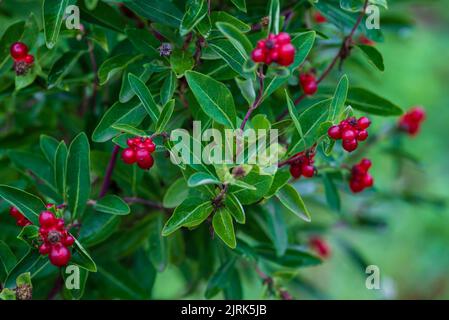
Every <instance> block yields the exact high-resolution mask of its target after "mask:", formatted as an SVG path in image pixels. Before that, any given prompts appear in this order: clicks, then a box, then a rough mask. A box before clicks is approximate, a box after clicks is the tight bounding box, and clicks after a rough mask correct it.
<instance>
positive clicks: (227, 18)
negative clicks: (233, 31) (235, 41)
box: [210, 11, 251, 32]
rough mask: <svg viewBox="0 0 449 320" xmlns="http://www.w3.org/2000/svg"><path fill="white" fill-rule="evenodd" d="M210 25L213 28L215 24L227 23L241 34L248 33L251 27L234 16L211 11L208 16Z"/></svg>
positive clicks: (223, 12)
mask: <svg viewBox="0 0 449 320" xmlns="http://www.w3.org/2000/svg"><path fill="white" fill-rule="evenodd" d="M210 19H211V22H212V25H213V26H215V25H216V23H217V22H227V23H229V24H232V25H233V26H234V27H236V28H237V29H239V30H240V31H241V32H249V31H250V30H251V27H250V26H249V25H248V24H246V23H244V22H243V21H241V20H239V19H237V18H236V17H235V16H233V15H231V14H229V13H227V12H225V11H213V12H212V13H211V14H210Z"/></svg>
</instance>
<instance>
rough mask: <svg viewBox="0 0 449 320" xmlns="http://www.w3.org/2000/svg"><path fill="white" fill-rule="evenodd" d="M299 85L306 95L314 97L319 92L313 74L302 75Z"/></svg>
mask: <svg viewBox="0 0 449 320" xmlns="http://www.w3.org/2000/svg"><path fill="white" fill-rule="evenodd" d="M299 83H300V84H301V87H302V90H303V91H304V94H305V95H308V96H313V95H314V94H315V93H316V92H317V90H318V82H317V79H316V78H315V75H314V74H313V73H302V74H301V75H300V76H299Z"/></svg>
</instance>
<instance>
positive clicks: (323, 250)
mask: <svg viewBox="0 0 449 320" xmlns="http://www.w3.org/2000/svg"><path fill="white" fill-rule="evenodd" d="M310 246H311V247H312V248H313V249H314V250H315V251H316V253H317V254H318V255H319V256H321V257H323V258H327V257H329V256H330V248H329V245H328V244H327V243H326V241H324V240H323V239H321V238H319V237H313V238H311V239H310Z"/></svg>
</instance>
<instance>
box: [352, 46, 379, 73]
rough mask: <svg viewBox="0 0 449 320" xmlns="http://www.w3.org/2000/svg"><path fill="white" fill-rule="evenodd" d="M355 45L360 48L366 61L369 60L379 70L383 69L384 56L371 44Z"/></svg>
mask: <svg viewBox="0 0 449 320" xmlns="http://www.w3.org/2000/svg"><path fill="white" fill-rule="evenodd" d="M357 47H358V48H359V49H360V50H362V52H363V53H364V54H365V56H366V57H367V58H368V61H369V62H371V64H373V65H374V66H375V67H376V68H377V69H379V70H380V71H385V65H384V58H383V57H382V54H381V53H380V52H379V50H377V49H376V48H375V47H373V46H366V45H362V44H359V45H357Z"/></svg>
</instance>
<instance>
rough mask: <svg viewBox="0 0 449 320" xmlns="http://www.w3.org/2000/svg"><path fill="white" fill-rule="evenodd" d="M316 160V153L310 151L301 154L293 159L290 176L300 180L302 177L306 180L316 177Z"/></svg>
mask: <svg viewBox="0 0 449 320" xmlns="http://www.w3.org/2000/svg"><path fill="white" fill-rule="evenodd" d="M314 158H315V152H313V151H311V150H309V151H306V152H300V153H298V154H297V155H295V156H294V157H293V159H294V160H293V161H291V162H290V174H291V175H292V177H293V178H295V179H298V178H300V177H301V176H304V177H306V178H312V177H313V176H314V175H315V172H316V168H315V166H314V165H313V163H314V161H315V160H314Z"/></svg>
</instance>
